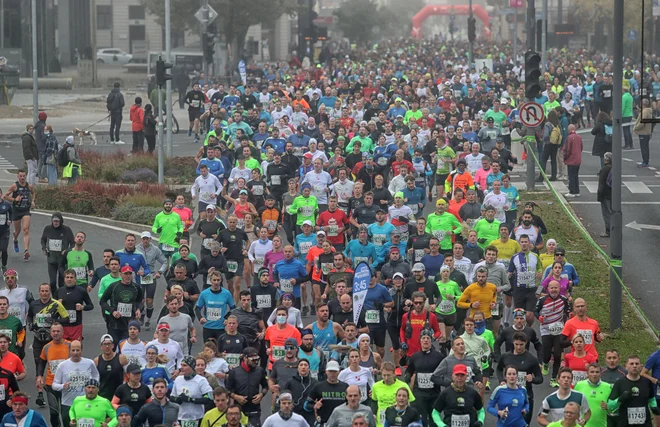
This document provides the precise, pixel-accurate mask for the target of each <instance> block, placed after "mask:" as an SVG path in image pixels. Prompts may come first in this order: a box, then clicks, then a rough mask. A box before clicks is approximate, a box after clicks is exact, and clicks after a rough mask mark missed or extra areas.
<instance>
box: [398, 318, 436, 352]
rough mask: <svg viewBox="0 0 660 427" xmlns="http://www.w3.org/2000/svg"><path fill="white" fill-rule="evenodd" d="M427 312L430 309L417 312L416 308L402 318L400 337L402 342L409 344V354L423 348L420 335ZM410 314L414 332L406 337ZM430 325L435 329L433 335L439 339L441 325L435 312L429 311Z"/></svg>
mask: <svg viewBox="0 0 660 427" xmlns="http://www.w3.org/2000/svg"><path fill="white" fill-rule="evenodd" d="M426 313H428V310H424V311H422V313H421V314H417V313H415V311H414V310H411V311H410V312H408V313H406V314H404V315H403V318H402V319H401V329H400V331H399V339H400V340H401V342H405V343H406V344H408V354H409V355H412V354H415V353H417V352H418V351H421V350H422V346H421V344H420V343H419V337H420V335H421V334H422V329H424V324H425V323H426ZM408 316H412V317H411V318H410V326H412V334H411V336H410V338H406V326H407V325H408ZM428 318H429V326H430V327H431V329H433V336H434V337H435V338H436V339H438V338H440V335H441V333H440V326H439V325H438V318H437V317H436V316H435V314H433V313H429V316H428Z"/></svg>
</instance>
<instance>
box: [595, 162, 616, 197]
mask: <svg viewBox="0 0 660 427" xmlns="http://www.w3.org/2000/svg"><path fill="white" fill-rule="evenodd" d="M611 172H612V165H611V164H609V163H606V164H605V166H603V167H602V168H601V170H600V171H598V191H597V193H596V196H597V199H596V200H598V201H599V202H603V201H605V200H612V185H611V181H610V183H608V182H607V181H608V179H607V178H608V177H609V175H610V173H611Z"/></svg>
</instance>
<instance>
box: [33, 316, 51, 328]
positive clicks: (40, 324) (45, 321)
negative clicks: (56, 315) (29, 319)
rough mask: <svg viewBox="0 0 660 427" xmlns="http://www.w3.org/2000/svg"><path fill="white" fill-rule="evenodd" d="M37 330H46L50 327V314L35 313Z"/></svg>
mask: <svg viewBox="0 0 660 427" xmlns="http://www.w3.org/2000/svg"><path fill="white" fill-rule="evenodd" d="M35 323H36V324H37V328H46V327H48V326H49V325H50V313H37V315H36V316H35Z"/></svg>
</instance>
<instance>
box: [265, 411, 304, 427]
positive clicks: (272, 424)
mask: <svg viewBox="0 0 660 427" xmlns="http://www.w3.org/2000/svg"><path fill="white" fill-rule="evenodd" d="M283 426H287V427H288V426H291V427H309V424H308V423H307V421H305V419H304V418H303V417H302V416H300V415H298V414H296V413H295V412H292V413H291V418H289V419H288V420H286V421H284V420H283V419H282V417H280V414H279V412H276V413H274V414H273V415H271V416H269V417H268V418H266V421H264V423H263V424H262V427H283Z"/></svg>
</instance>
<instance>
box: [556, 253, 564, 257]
mask: <svg viewBox="0 0 660 427" xmlns="http://www.w3.org/2000/svg"><path fill="white" fill-rule="evenodd" d="M555 256H566V254H562V253H559V254H555Z"/></svg>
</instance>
